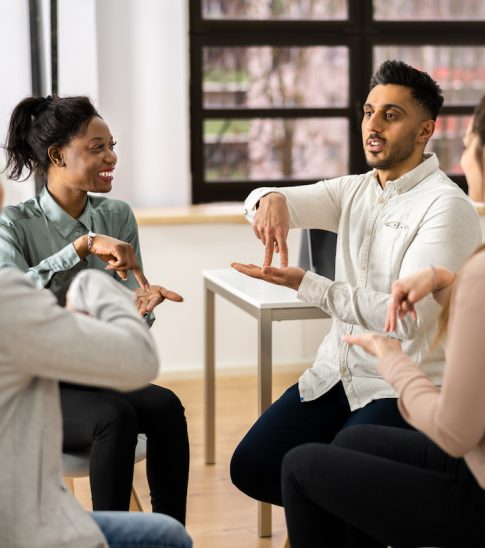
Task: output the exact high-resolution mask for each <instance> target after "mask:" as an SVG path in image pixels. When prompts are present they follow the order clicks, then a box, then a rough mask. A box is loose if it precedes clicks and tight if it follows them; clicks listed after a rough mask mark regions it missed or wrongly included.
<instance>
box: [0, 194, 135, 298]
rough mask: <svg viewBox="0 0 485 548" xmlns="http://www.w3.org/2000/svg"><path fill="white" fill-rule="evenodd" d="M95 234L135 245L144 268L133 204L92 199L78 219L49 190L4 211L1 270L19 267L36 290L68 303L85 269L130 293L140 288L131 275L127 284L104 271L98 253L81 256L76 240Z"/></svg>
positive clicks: (0, 217) (0, 218)
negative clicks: (114, 281)
mask: <svg viewBox="0 0 485 548" xmlns="http://www.w3.org/2000/svg"><path fill="white" fill-rule="evenodd" d="M90 230H92V231H93V232H96V233H99V234H104V235H107V236H112V237H113V238H117V239H118V240H122V241H124V242H128V243H130V244H131V245H132V246H133V248H134V249H135V253H136V257H137V260H138V263H139V264H140V266H142V262H141V255H140V245H139V241H138V227H137V224H136V220H135V216H134V215H133V212H132V210H131V208H130V206H129V205H128V204H126V203H125V202H122V201H120V200H114V199H109V198H104V197H101V196H93V195H88V200H87V202H86V207H85V209H84V211H83V213H82V214H81V216H80V217H79V218H78V219H74V218H72V217H71V216H70V215H68V214H67V213H66V212H65V211H64V210H63V209H62V208H61V207H60V206H59V205H58V204H57V202H56V201H55V200H54V198H53V197H52V196H51V195H50V194H49V191H48V189H47V187H44V188H43V190H42V191H41V192H40V194H38V195H37V196H36V197H35V198H32V199H30V200H28V201H26V202H23V203H20V204H18V205H16V206H6V207H5V208H4V209H3V211H2V212H1V214H0V268H3V267H6V266H15V267H17V268H19V269H20V270H22V271H23V272H25V273H26V274H27V276H28V277H29V278H30V279H31V280H32V281H33V282H34V283H35V285H36V286H37V287H39V288H48V289H50V290H51V291H52V292H53V293H54V294H55V295H56V297H57V299H58V301H59V303H60V304H64V303H65V298H66V292H67V288H68V287H69V284H70V282H71V280H72V278H73V277H74V276H75V274H76V273H77V272H79V271H80V270H83V269H85V268H95V269H98V270H103V271H104V272H106V273H107V274H108V275H110V276H113V277H115V278H116V279H117V280H118V281H120V282H121V283H122V284H124V285H126V286H128V287H129V288H130V289H135V288H137V287H138V283H137V282H136V280H135V278H134V276H133V275H132V273H131V272H130V273H129V275H128V280H127V281H126V282H123V281H122V280H121V279H120V278H119V277H118V275H117V274H116V273H115V272H113V271H110V270H105V267H106V263H105V262H103V261H102V260H101V259H99V258H98V257H96V256H95V255H88V256H87V257H86V259H84V260H82V259H80V258H79V256H78V254H77V253H76V250H75V249H74V246H73V242H74V240H76V239H77V238H79V237H80V236H83V235H84V234H87V233H88V232H89V231H90Z"/></svg>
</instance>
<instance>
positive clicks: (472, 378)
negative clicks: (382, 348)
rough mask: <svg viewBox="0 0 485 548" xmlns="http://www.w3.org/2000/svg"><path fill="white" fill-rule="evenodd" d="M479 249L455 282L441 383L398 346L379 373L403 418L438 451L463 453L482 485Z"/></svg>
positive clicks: (484, 294)
mask: <svg viewBox="0 0 485 548" xmlns="http://www.w3.org/2000/svg"><path fill="white" fill-rule="evenodd" d="M484 329H485V252H481V253H478V254H477V255H475V256H474V257H472V258H471V259H470V260H469V261H468V262H467V263H466V265H465V266H464V268H463V270H462V272H461V274H460V275H459V277H458V278H457V281H456V282H455V288H454V294H453V297H452V304H451V309H450V320H449V324H448V337H447V343H446V365H445V370H444V376H443V385H442V387H441V389H440V388H438V387H437V386H435V385H434V384H433V383H432V382H431V381H430V380H429V378H428V377H427V376H426V375H425V374H424V373H423V372H422V371H421V370H420V369H418V368H417V367H416V365H415V364H414V363H413V362H412V360H411V359H410V358H409V357H408V356H407V355H406V354H405V353H404V352H401V351H393V352H389V353H388V354H386V355H385V356H384V357H383V358H382V359H381V360H380V363H379V371H380V373H381V375H382V376H383V377H384V378H385V379H387V380H388V381H389V382H390V384H391V385H392V386H393V387H394V389H395V390H396V392H398V393H399V409H400V411H401V414H402V415H403V417H404V418H405V419H406V420H407V421H408V422H409V423H410V424H411V425H413V426H414V427H415V428H417V429H418V430H421V431H422V432H424V433H425V434H426V435H427V436H429V437H430V438H431V439H432V440H433V441H434V442H435V443H436V444H437V445H439V446H440V447H441V448H442V449H443V450H444V451H446V452H447V453H449V454H450V455H452V456H454V457H464V458H465V461H466V462H467V464H468V466H469V468H470V470H471V472H472V473H473V475H474V476H475V477H476V479H477V481H478V483H479V484H480V485H481V487H482V488H485V331H484Z"/></svg>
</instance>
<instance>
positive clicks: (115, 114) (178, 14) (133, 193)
mask: <svg viewBox="0 0 485 548" xmlns="http://www.w3.org/2000/svg"><path fill="white" fill-rule="evenodd" d="M64 1H65V2H70V1H71V0H64ZM96 34H97V44H98V58H97V71H98V73H97V81H98V93H99V109H100V113H101V115H102V116H103V117H104V118H105V119H106V121H107V122H108V124H109V125H110V127H111V129H112V133H113V135H114V137H115V139H116V140H117V141H118V145H117V152H118V158H119V164H118V167H117V171H116V178H115V185H114V188H113V191H112V196H113V197H117V198H121V199H124V200H127V201H128V202H130V204H131V205H132V206H133V207H144V206H145V207H146V206H149V207H157V206H171V205H186V204H189V203H190V163H189V108H188V104H189V99H188V90H189V76H188V74H189V72H188V23H187V2H185V1H180V0H179V1H173V0H103V1H98V2H97V3H96Z"/></svg>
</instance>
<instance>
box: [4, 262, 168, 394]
mask: <svg viewBox="0 0 485 548" xmlns="http://www.w3.org/2000/svg"><path fill="white" fill-rule="evenodd" d="M1 274H2V280H3V282H4V284H3V287H2V316H3V321H2V322H1V323H2V328H1V335H0V337H1V340H2V344H1V345H0V346H1V348H2V361H5V362H7V363H12V364H14V365H15V368H16V369H18V370H20V371H21V372H22V373H23V374H27V375H32V377H36V376H42V377H45V378H50V379H59V380H64V381H67V382H75V383H81V384H83V383H84V384H90V385H98V386H107V387H113V388H116V389H120V390H134V389H136V388H139V387H141V386H143V385H145V384H146V383H147V382H149V381H150V380H152V379H153V378H154V377H155V376H156V374H157V372H158V357H157V352H156V347H155V343H154V341H153V338H152V337H151V335H150V333H149V331H148V330H147V327H146V325H145V323H144V322H143V321H142V320H141V319H140V318H139V316H138V314H137V312H136V309H135V307H134V302H133V294H132V292H130V291H128V290H126V289H125V288H123V287H122V286H121V285H120V284H119V283H117V282H115V281H114V280H113V279H112V278H110V277H108V276H106V275H105V274H103V273H101V272H97V271H94V270H90V271H85V272H82V273H81V274H79V275H78V277H77V278H76V279H75V280H74V282H73V285H72V289H71V294H70V296H71V299H72V301H73V303H74V304H75V306H76V307H77V308H78V309H80V310H82V311H84V312H85V313H86V314H89V315H86V314H80V313H75V314H73V313H71V312H69V311H67V310H66V309H64V308H61V307H59V306H58V305H57V304H56V302H55V298H54V296H53V295H52V294H51V292H49V291H39V290H37V289H35V288H34V286H33V285H32V282H30V281H29V280H28V279H27V278H26V277H25V276H24V275H23V274H20V273H17V272H16V271H11V270H10V269H8V270H7V269H5V270H3V271H2V272H1ZM27 309H28V310H29V314H27V315H25V314H23V315H22V314H18V313H16V311H17V310H27Z"/></svg>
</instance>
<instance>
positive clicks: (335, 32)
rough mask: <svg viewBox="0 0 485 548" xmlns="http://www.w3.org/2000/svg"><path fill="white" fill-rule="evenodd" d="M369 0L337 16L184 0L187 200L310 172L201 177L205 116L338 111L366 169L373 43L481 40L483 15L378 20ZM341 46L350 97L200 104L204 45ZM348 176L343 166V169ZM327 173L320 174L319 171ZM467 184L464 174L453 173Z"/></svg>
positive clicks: (453, 109) (228, 197)
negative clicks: (214, 16)
mask: <svg viewBox="0 0 485 548" xmlns="http://www.w3.org/2000/svg"><path fill="white" fill-rule="evenodd" d="M372 10H373V1H372V0H359V1H353V0H349V1H348V19H346V20H335V21H315V20H310V21H307V20H305V21H288V20H283V21H280V20H275V21H260V20H257V21H255V20H227V19H225V20H209V19H203V18H202V0H189V25H190V27H189V34H190V53H189V56H190V131H191V151H190V161H191V172H192V203H194V204H198V203H207V202H217V201H241V200H243V199H244V197H245V196H247V194H249V192H251V191H252V190H253V189H255V188H258V187H260V186H268V184H269V185H271V186H296V185H302V184H310V183H314V182H315V179H311V180H308V179H291V180H271V181H268V180H254V179H253V180H250V181H249V180H248V181H234V180H226V181H217V182H213V181H211V182H206V181H205V179H204V142H203V140H204V134H203V126H204V121H205V120H210V119H221V118H237V119H251V118H257V117H263V118H277V119H282V118H309V117H312V118H315V117H316V118H335V117H343V118H346V119H347V120H348V128H349V134H348V139H347V145H348V148H349V160H348V163H349V166H348V167H349V170H348V173H363V172H366V171H368V169H369V168H368V166H367V164H366V162H365V157H364V154H363V150H362V141H361V132H360V126H361V120H362V104H363V101H364V100H365V98H366V96H367V93H368V85H369V79H370V77H371V74H372V69H373V67H372V62H373V48H374V46H385V45H402V46H419V45H423V46H424V45H436V46H453V45H455V46H456V45H463V46H473V45H476V46H482V45H485V39H484V33H483V28H484V26H485V21H481V22H476V21H457V22H455V21H442V22H437V21H380V20H379V21H376V20H374V19H373V17H372ZM337 45H338V46H345V47H347V48H348V52H349V89H348V97H349V102H348V105H347V106H346V107H338V108H334V107H323V108H306V107H299V108H293V107H292V108H263V109H261V108H234V107H225V108H205V107H204V104H203V100H204V97H203V76H202V75H203V56H202V52H203V48H204V47H207V46H220V47H224V46H226V47H230V46H234V47H237V46H282V47H291V46H297V47H298V46H303V47H304V46H337ZM473 109H474V106H472V105H454V106H446V105H445V106H444V107H443V109H442V110H441V113H440V114H441V115H469V114H472V113H473ZM342 175H346V173H342ZM322 177H325V174H322ZM451 178H452V179H453V180H455V182H456V183H457V184H458V185H459V186H460V187H462V188H463V189H464V190H466V188H467V187H466V182H465V178H464V176H456V175H454V176H451Z"/></svg>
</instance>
